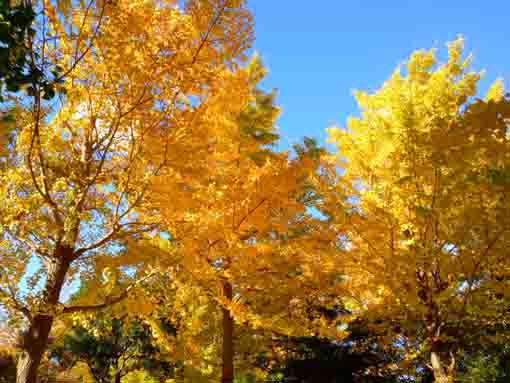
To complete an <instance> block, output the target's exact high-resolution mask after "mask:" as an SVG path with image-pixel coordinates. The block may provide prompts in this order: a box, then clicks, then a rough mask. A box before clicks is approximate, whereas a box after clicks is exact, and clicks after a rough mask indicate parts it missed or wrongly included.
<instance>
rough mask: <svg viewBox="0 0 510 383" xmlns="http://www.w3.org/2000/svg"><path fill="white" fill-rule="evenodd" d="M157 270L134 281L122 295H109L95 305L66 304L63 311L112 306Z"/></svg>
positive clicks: (79, 310)
mask: <svg viewBox="0 0 510 383" xmlns="http://www.w3.org/2000/svg"><path fill="white" fill-rule="evenodd" d="M155 273H156V272H154V271H151V272H150V273H148V274H147V275H146V276H144V277H142V278H140V279H139V280H137V281H136V282H134V283H133V284H132V285H130V286H128V287H127V288H126V289H125V290H124V291H123V292H122V293H121V294H120V295H118V296H108V297H106V298H105V300H104V302H102V303H98V304H95V305H78V306H64V308H63V310H62V313H63V314H72V313H76V312H89V311H98V310H102V309H105V308H107V307H110V306H112V305H114V304H116V303H119V302H122V301H123V300H124V299H126V298H127V297H128V295H129V292H130V291H131V290H132V289H133V288H134V287H136V286H138V285H139V284H141V283H142V282H144V281H146V280H147V279H149V278H151V277H152V276H153V275H154V274H155Z"/></svg>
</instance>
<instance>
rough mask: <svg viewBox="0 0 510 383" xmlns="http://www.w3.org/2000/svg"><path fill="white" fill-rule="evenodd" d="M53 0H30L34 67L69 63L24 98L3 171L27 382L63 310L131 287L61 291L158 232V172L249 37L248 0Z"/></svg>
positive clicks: (7, 257)
mask: <svg viewBox="0 0 510 383" xmlns="http://www.w3.org/2000/svg"><path fill="white" fill-rule="evenodd" d="M54 4H55V3H54V2H51V1H44V0H43V1H39V2H37V3H34V7H36V8H37V9H38V11H40V12H38V16H37V18H36V28H37V33H36V34H35V35H33V36H31V40H30V44H31V49H32V50H33V51H34V54H33V55H32V57H33V60H34V61H33V63H32V64H33V65H37V66H38V68H40V70H41V71H42V72H51V70H52V68H56V67H59V68H60V71H61V74H60V75H58V78H57V79H58V80H60V82H61V85H59V87H58V88H57V91H58V92H59V97H57V98H56V99H54V100H50V98H51V97H49V95H48V90H47V89H45V87H44V84H40V83H35V82H34V83H33V84H31V88H30V89H29V94H30V97H20V98H19V99H18V100H17V105H16V113H17V115H16V121H15V126H14V127H13V129H12V131H11V133H10V140H9V144H8V145H7V146H6V148H5V154H4V155H3V156H2V165H1V174H0V177H1V186H0V195H1V198H2V200H3V204H2V207H1V208H0V216H1V218H0V222H1V229H2V233H1V251H0V259H1V263H2V267H3V270H2V273H1V275H0V299H1V303H2V306H3V307H5V308H6V309H7V310H9V311H10V312H11V314H12V315H16V313H17V315H18V317H19V318H21V319H22V321H23V322H22V324H21V326H22V327H23V329H24V331H23V333H22V336H21V339H20V342H19V343H20V347H21V353H20V357H19V361H18V372H17V374H18V376H17V381H18V383H26V382H30V383H33V382H35V381H36V379H37V377H36V376H37V368H38V365H39V363H40V361H41V358H42V356H43V354H44V352H45V349H46V346H47V342H48V337H49V333H50V331H51V328H52V324H53V322H54V319H55V317H56V316H58V315H61V314H66V313H74V312H81V311H83V310H95V309H100V308H103V307H105V306H107V305H109V304H112V303H115V302H117V301H119V300H120V299H122V298H124V297H125V296H126V295H127V290H125V291H124V292H118V294H114V293H115V291H112V292H111V295H110V296H107V297H106V298H105V299H102V300H100V301H98V302H94V303H93V304H88V305H85V306H66V305H64V304H62V303H61V302H60V301H59V299H60V295H61V292H62V289H63V287H64V285H65V284H66V282H69V281H70V280H71V279H72V278H73V276H76V275H79V273H80V272H81V271H83V270H86V269H87V268H90V267H92V266H93V265H94V259H95V258H96V257H99V255H101V257H102V259H111V260H114V259H115V257H116V256H117V255H118V254H119V253H122V252H123V251H125V246H124V244H125V241H126V240H127V239H128V238H132V239H136V238H139V237H140V236H141V235H142V234H143V233H146V232H148V231H152V230H154V228H155V225H154V222H153V221H152V220H146V221H142V220H141V217H140V215H139V214H138V213H136V209H137V208H140V207H141V206H142V205H143V204H144V203H145V201H146V199H147V186H148V185H149V183H150V178H151V177H152V176H154V175H157V174H158V172H159V171H160V170H161V169H162V168H163V167H164V166H165V163H166V155H167V154H168V153H173V149H172V145H173V144H174V143H175V142H176V141H179V140H180V139H181V138H182V137H181V135H180V134H181V133H182V129H181V128H182V127H183V126H189V125H192V123H193V120H194V119H195V118H196V116H197V115H198V114H200V109H199V108H195V107H197V106H199V105H200V104H201V103H202V102H205V100H206V99H207V97H208V96H207V92H206V91H207V90H208V89H210V88H211V87H212V86H213V83H217V78H221V76H222V73H223V72H224V71H225V70H226V68H229V67H231V66H233V65H234V64H235V63H236V62H237V61H238V60H242V59H243V51H244V50H245V49H246V48H247V47H248V46H249V45H250V43H251V41H252V24H251V16H250V13H249V12H248V11H247V10H246V9H245V7H244V4H243V2H242V1H235V0H209V1H206V0H196V1H195V0H190V1H186V2H184V3H182V2H178V1H172V0H167V1H166V0H164V1H160V0H157V1H156V0H154V1H145V0H143V1H142V0H120V1H109V0H104V1H94V0H90V1H87V2H72V7H69V8H66V9H65V10H64V12H62V11H59V10H58V9H55V7H54ZM192 106H193V107H192ZM149 133H150V135H151V137H156V136H157V137H159V141H158V145H159V146H160V147H161V148H163V150H161V151H160V153H159V154H160V156H159V157H158V158H155V157H152V158H151V159H147V157H145V156H143V153H144V151H145V148H146V145H145V144H146V141H145V137H146V136H148V135H149ZM174 154H175V153H174ZM181 166H182V167H183V168H185V167H186V166H187V164H186V163H181ZM106 263H108V262H106ZM106 274H108V273H106ZM148 275H150V273H144V271H143V270H142V271H140V272H139V273H138V274H137V275H136V276H137V277H139V278H142V279H143V278H147V277H148Z"/></svg>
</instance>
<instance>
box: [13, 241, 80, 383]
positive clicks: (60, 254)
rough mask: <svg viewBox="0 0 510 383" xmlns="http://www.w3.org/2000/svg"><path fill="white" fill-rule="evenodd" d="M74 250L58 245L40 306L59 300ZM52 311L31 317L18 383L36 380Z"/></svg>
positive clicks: (21, 357) (20, 357)
mask: <svg viewBox="0 0 510 383" xmlns="http://www.w3.org/2000/svg"><path fill="white" fill-rule="evenodd" d="M73 254H74V253H73V250H72V249H71V248H69V247H64V246H59V247H57V249H56V250H55V253H54V255H53V257H52V258H51V260H50V262H49V264H48V273H47V279H46V283H45V285H44V289H43V291H42V299H41V307H42V308H43V309H51V308H53V307H55V305H56V304H57V303H58V299H59V296H60V291H61V290H62V286H63V285H64V282H65V277H66V274H67V271H68V270H69V266H70V265H71V262H72V259H73ZM53 320H54V317H53V314H52V313H51V312H49V313H46V312H42V313H38V314H36V315H34V316H33V317H32V319H31V321H30V324H29V327H28V329H27V331H26V332H25V333H24V334H23V337H22V339H21V340H20V341H21V350H22V351H21V354H20V356H19V359H18V365H17V369H16V383H36V382H37V370H38V368H39V365H40V363H41V358H42V356H43V355H44V352H45V351H46V347H47V345H48V338H49V335H50V331H51V326H52V325H53Z"/></svg>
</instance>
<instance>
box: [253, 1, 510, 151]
mask: <svg viewBox="0 0 510 383" xmlns="http://www.w3.org/2000/svg"><path fill="white" fill-rule="evenodd" d="M248 6H249V8H250V9H251V10H252V11H253V13H254V16H255V33H256V41H255V44H254V48H255V50H257V51H258V52H259V54H260V55H261V57H262V59H263V61H264V63H265V65H266V66H267V67H268V69H269V76H268V77H267V79H266V81H265V82H264V86H265V87H266V88H277V89H278V91H279V96H278V99H277V102H278V104H279V105H280V106H281V107H282V109H283V112H282V115H281V117H280V119H279V121H278V126H279V127H280V133H281V135H282V140H281V147H282V148H287V147H288V146H289V144H292V143H295V142H297V141H299V139H300V137H302V136H304V135H308V136H312V137H315V138H318V139H319V141H320V142H321V143H324V141H325V138H326V134H325V132H324V130H325V128H327V127H329V126H331V125H332V124H337V125H340V126H343V125H344V124H345V121H346V118H347V116H349V115H350V114H356V113H357V108H356V105H355V103H354V99H353V97H352V90H353V89H363V90H370V89H372V90H375V89H377V88H378V87H379V86H380V85H381V84H382V82H383V81H384V80H385V79H386V78H388V77H389V75H390V74H391V72H392V71H393V70H394V69H395V68H396V66H397V65H398V64H399V63H402V62H403V61H404V60H405V59H406V58H407V57H408V56H409V54H410V53H411V52H412V51H414V50H415V49H422V48H427V49H428V48H432V47H436V48H439V49H440V51H439V57H441V56H443V57H444V54H445V51H446V42H448V41H451V40H453V39H455V38H456V36H458V35H462V36H463V37H464V39H465V48H466V49H465V51H466V52H468V53H473V55H474V60H473V68H474V69H485V70H486V71H487V73H486V75H485V78H484V80H483V81H482V83H481V88H482V90H484V89H485V88H486V87H487V85H488V83H489V82H492V81H493V80H494V79H496V78H498V77H501V78H503V79H504V80H509V79H510V28H509V27H508V22H509V15H510V2H508V1H504V0H495V1H485V2H481V1H473V0H467V1H457V0H443V1H437V0H433V1H398V0H391V1H381V0H379V1H375V0H369V1H363V2H362V1H356V0H351V1H341V0H336V1H335V0H323V1H317V2H306V1H290V0H251V1H250V0H248Z"/></svg>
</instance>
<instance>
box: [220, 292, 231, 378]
mask: <svg viewBox="0 0 510 383" xmlns="http://www.w3.org/2000/svg"><path fill="white" fill-rule="evenodd" d="M223 296H224V297H225V298H226V299H227V300H228V301H229V302H230V301H232V285H231V284H230V283H229V282H225V283H224V284H223ZM233 381H234V319H233V318H232V315H231V314H230V311H229V310H227V309H226V308H224V309H223V372H222V377H221V383H232V382H233Z"/></svg>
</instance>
